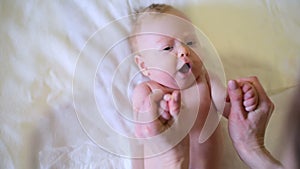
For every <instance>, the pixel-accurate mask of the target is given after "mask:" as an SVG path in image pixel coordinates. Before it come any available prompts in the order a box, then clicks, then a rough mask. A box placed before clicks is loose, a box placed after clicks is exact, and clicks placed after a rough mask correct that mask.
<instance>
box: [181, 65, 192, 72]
mask: <svg viewBox="0 0 300 169" xmlns="http://www.w3.org/2000/svg"><path fill="white" fill-rule="evenodd" d="M190 68H191V67H190V65H189V64H188V63H185V64H184V65H183V66H182V67H181V68H180V69H179V72H181V73H187V72H189V70H190Z"/></svg>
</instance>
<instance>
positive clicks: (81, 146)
mask: <svg viewBox="0 0 300 169" xmlns="http://www.w3.org/2000/svg"><path fill="white" fill-rule="evenodd" d="M152 2H166V3H170V4H172V5H175V6H177V7H178V8H180V9H181V10H183V11H184V12H185V13H187V14H188V15H189V16H190V17H191V19H192V20H193V22H194V23H195V25H196V26H197V27H199V28H200V29H201V30H203V32H205V33H206V35H207V36H208V37H209V38H210V40H211V41H212V43H213V44H214V46H215V47H216V49H217V51H218V52H219V54H220V57H221V59H222V62H223V64H224V67H225V73H226V75H227V78H228V79H230V78H237V77H241V76H248V75H256V76H258V77H259V78H260V79H261V81H262V82H263V85H264V86H265V88H266V89H267V91H268V93H269V94H271V95H272V98H273V99H274V100H275V103H276V105H277V110H276V111H275V113H274V116H273V118H272V120H271V124H270V128H269V129H268V136H267V145H268V146H269V147H270V148H271V151H272V152H274V153H275V154H276V155H279V154H280V153H279V151H277V148H278V146H279V143H280V141H279V140H280V137H279V136H280V129H281V128H280V126H282V119H283V118H284V117H285V116H284V115H285V114H284V113H285V112H286V104H287V103H288V100H289V98H290V96H291V95H292V94H293V92H292V91H293V90H287V89H288V88H292V87H293V86H295V85H296V82H297V77H298V76H299V74H298V72H299V71H300V69H299V68H300V66H299V64H300V60H299V58H300V57H299V55H300V41H299V39H300V25H299V23H300V18H299V16H298V15H297V11H298V9H299V7H300V3H299V1H296V0H294V1H292V0H290V1H279V0H278V1H276V0H273V1H269V0H265V1H260V0H255V1H253V0H251V1H250V0H249V1H242V0H228V1H226V2H225V1H221V0H213V1H212V0H210V1H208V0H202V1H195V0H188V1H184V0H176V1H168V0H160V1H152V0H149V1H138V0H126V1H98V2H97V1H80V0H75V1H58V0H57V1H35V0H28V1H24V2H23V1H17V0H15V1H14V0H3V1H1V2H0V23H1V24H0V61H1V62H0V78H1V82H0V157H1V158H0V168H30V169H31V168H99V167H101V168H130V161H129V160H128V159H127V158H121V157H118V156H114V155H112V154H109V153H107V152H106V151H104V150H102V149H99V147H97V146H96V145H95V144H94V142H93V140H91V139H90V138H89V137H88V136H87V135H86V133H85V132H84V131H83V130H82V128H81V126H80V123H79V121H78V119H77V118H80V119H82V120H81V122H82V123H85V124H90V125H91V126H90V127H91V128H94V127H95V126H96V127H98V128H97V130H94V131H92V132H94V133H95V135H97V133H98V134H99V133H102V134H103V133H106V131H107V128H102V127H103V126H105V123H100V121H97V120H98V119H99V114H97V112H96V111H94V110H95V109H97V108H99V109H100V110H105V111H107V112H108V113H111V111H109V110H106V108H105V107H103V106H102V107H101V106H100V107H99V106H98V107H97V103H96V102H95V101H94V100H90V99H91V97H90V96H94V94H95V98H96V99H98V101H99V100H101V103H103V102H104V101H107V100H106V99H105V98H107V95H106V94H107V93H108V92H109V90H110V86H108V84H109V82H108V81H106V80H105V79H106V78H105V76H107V77H110V76H111V73H112V72H113V71H111V70H114V69H115V68H116V66H117V65H119V64H120V63H121V61H122V59H123V57H124V53H128V52H129V51H128V48H127V47H126V44H123V45H124V46H122V45H120V46H119V50H117V49H115V50H113V52H112V55H110V56H111V57H112V58H107V59H106V60H105V62H106V63H107V64H102V65H101V64H99V65H100V66H99V67H98V68H101V72H103V73H105V76H104V79H102V80H101V77H102V76H96V77H97V78H100V81H97V83H96V84H95V86H96V88H95V91H94V90H90V89H91V88H92V89H94V87H95V86H94V81H93V80H94V77H95V75H97V73H98V72H97V71H95V70H97V67H96V66H97V65H98V64H95V63H99V58H101V55H102V56H103V52H104V51H105V49H106V48H107V47H110V46H111V45H112V44H110V42H112V39H118V38H120V37H122V35H123V34H124V33H126V32H128V31H129V27H127V26H126V24H123V25H122V24H121V25H116V27H110V28H111V29H110V30H108V31H109V32H110V34H109V35H110V36H108V37H106V38H107V39H105V38H103V37H97V36H92V35H93V33H95V32H96V31H97V30H102V29H101V28H105V26H106V25H108V24H109V23H110V22H112V21H114V20H115V19H118V18H120V17H123V16H126V15H128V14H130V13H131V12H133V11H134V10H133V9H135V8H138V7H140V6H147V5H148V4H150V3H152ZM124 25H125V26H124ZM95 35H97V34H95ZM91 37H94V38H91ZM89 39H90V40H89ZM80 52H82V53H80ZM100 63H101V62H100ZM91 72H92V73H91ZM98 75H99V74H98ZM74 77H79V78H74ZM80 77H81V78H82V79H83V80H82V79H80ZM76 80H77V81H76ZM78 80H79V81H78ZM119 80H120V79H119ZM121 80H122V79H121ZM73 82H74V83H73ZM73 84H75V85H74V86H73ZM97 87H98V88H97ZM114 87H116V89H117V88H118V83H117V84H116V86H114ZM116 91H118V90H116ZM72 92H73V93H72ZM93 92H95V93H93ZM73 94H74V95H73ZM119 95H120V93H119ZM121 96H122V97H124V98H126V96H124V95H123V94H122V93H121ZM73 98H75V102H73ZM108 107H109V106H108ZM75 108H76V109H75ZM74 110H76V112H77V114H76V112H75V111H74ZM97 110H98V109H97ZM80 112H90V113H89V114H82V116H77V115H78V113H80ZM109 117H110V118H111V119H112V121H113V120H114V116H109ZM109 117H108V118H109ZM115 123H116V124H119V121H115ZM224 126H226V122H224ZM100 136H101V137H103V139H105V140H109V141H111V142H115V144H120V145H122V146H123V147H124V149H121V150H117V151H125V152H126V151H128V149H127V148H126V147H127V143H125V142H123V140H122V138H120V139H119V140H116V139H115V138H114V140H110V139H111V138H110V137H109V136H107V137H104V136H103V135H100ZM224 137H225V138H224V139H225V147H226V149H225V152H224V157H226V158H224V164H223V165H222V166H223V167H222V168H243V167H244V165H243V164H242V163H241V162H240V161H239V160H238V157H237V156H236V155H235V153H234V150H233V149H232V147H231V144H230V142H229V140H228V138H226V127H224ZM273 138H276V139H275V140H273ZM100 140H101V139H100ZM227 147H228V148H227ZM229 156H230V157H229ZM228 157H229V158H228ZM232 161H234V162H232Z"/></svg>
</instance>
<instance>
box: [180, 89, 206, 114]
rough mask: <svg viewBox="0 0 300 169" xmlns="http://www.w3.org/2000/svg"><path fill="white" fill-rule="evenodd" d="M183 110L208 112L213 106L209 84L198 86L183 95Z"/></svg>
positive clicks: (183, 92) (185, 91)
mask: <svg viewBox="0 0 300 169" xmlns="http://www.w3.org/2000/svg"><path fill="white" fill-rule="evenodd" d="M181 98H182V108H183V109H182V110H183V111H186V112H194V111H195V112H197V113H198V112H199V113H201V112H206V111H209V107H210V105H211V94H210V89H209V87H208V85H207V84H198V85H195V86H193V87H191V88H188V89H185V90H183V91H182V93H181Z"/></svg>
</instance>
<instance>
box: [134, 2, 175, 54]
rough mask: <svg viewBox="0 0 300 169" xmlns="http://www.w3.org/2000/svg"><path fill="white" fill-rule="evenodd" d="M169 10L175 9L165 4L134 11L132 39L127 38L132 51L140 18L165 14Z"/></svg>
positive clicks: (152, 5)
mask: <svg viewBox="0 0 300 169" xmlns="http://www.w3.org/2000/svg"><path fill="white" fill-rule="evenodd" d="M171 9H175V8H174V7H172V6H171V5H167V4H151V5H149V6H147V7H144V8H141V9H137V10H135V13H134V17H133V18H134V23H133V25H132V30H131V33H132V34H133V37H130V38H129V43H130V46H131V48H132V50H133V51H134V49H135V43H136V42H135V37H134V36H135V35H134V34H136V32H138V29H139V28H140V25H141V22H142V20H143V19H142V17H143V16H144V14H151V13H153V14H155V13H156V14H157V13H167V12H168V11H170V10H171Z"/></svg>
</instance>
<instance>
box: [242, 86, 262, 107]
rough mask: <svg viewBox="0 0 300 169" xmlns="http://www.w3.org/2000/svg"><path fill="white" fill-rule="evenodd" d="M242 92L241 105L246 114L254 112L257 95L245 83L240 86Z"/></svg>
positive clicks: (253, 89) (252, 88)
mask: <svg viewBox="0 0 300 169" xmlns="http://www.w3.org/2000/svg"><path fill="white" fill-rule="evenodd" d="M241 88H242V91H243V105H244V107H245V110H246V111H247V112H251V111H254V110H255V109H256V107H257V105H258V95H257V93H256V89H255V88H254V86H253V85H252V84H251V83H248V82H245V83H243V84H242V85H241Z"/></svg>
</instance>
